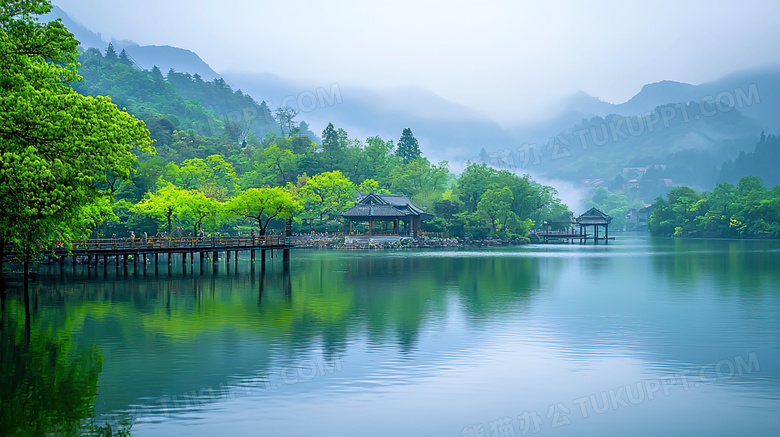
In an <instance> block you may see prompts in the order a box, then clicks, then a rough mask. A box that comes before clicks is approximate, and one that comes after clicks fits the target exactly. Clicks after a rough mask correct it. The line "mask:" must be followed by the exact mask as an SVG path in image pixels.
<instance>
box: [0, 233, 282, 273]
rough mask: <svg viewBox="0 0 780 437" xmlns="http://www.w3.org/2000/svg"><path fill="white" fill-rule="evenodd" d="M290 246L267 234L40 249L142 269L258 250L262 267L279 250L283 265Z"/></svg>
mask: <svg viewBox="0 0 780 437" xmlns="http://www.w3.org/2000/svg"><path fill="white" fill-rule="evenodd" d="M291 247H293V244H292V241H291V240H290V239H289V238H288V237H285V236H282V235H267V236H262V237H254V238H252V237H164V238H159V237H149V238H146V239H144V238H143V237H140V238H139V237H136V238H116V239H114V238H102V239H90V240H79V241H74V242H73V247H72V248H71V249H70V250H68V248H67V247H65V246H64V245H55V246H49V247H48V248H45V249H41V251H40V255H41V256H53V257H55V258H58V259H59V262H60V264H63V263H64V261H65V259H66V258H68V257H71V258H72V259H73V264H74V265H75V264H76V263H77V259H81V260H83V262H84V263H86V264H87V265H91V264H95V265H97V264H98V263H99V262H100V260H101V259H102V260H103V263H104V264H108V263H109V261H113V260H116V263H117V265H119V263H120V262H124V264H125V265H127V263H128V259H129V258H131V257H132V262H133V263H134V264H136V265H137V263H138V261H139V260H142V261H143V263H144V266H145V265H146V262H147V258H152V259H153V260H154V263H155V265H157V262H158V261H159V256H160V254H167V255H168V257H167V259H168V261H169V262H170V260H171V257H172V256H173V255H174V254H181V256H182V260H186V257H187V255H188V254H189V256H190V262H194V256H195V254H196V253H197V254H199V260H200V262H204V261H205V260H206V259H208V258H212V259H213V260H214V261H216V260H218V259H219V253H220V252H221V253H224V254H225V256H226V257H227V259H228V261H229V260H230V258H231V253H232V254H233V255H234V256H235V257H236V259H237V258H238V253H239V252H247V251H248V252H249V253H250V259H251V261H252V262H254V261H255V252H256V251H258V250H259V251H260V254H261V261H262V263H263V264H265V254H266V251H269V250H270V251H274V250H281V251H282V255H283V260H284V263H285V265H286V264H288V263H289V260H290V248H291ZM5 256H6V258H8V259H9V260H15V259H17V256H16V253H14V251H13V250H12V248H11V247H6V250H5Z"/></svg>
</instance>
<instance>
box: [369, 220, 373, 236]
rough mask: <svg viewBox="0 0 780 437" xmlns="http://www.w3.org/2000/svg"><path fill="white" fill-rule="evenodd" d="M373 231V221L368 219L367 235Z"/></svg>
mask: <svg viewBox="0 0 780 437" xmlns="http://www.w3.org/2000/svg"><path fill="white" fill-rule="evenodd" d="M373 233H374V221H373V220H371V219H369V220H368V235H372V234H373Z"/></svg>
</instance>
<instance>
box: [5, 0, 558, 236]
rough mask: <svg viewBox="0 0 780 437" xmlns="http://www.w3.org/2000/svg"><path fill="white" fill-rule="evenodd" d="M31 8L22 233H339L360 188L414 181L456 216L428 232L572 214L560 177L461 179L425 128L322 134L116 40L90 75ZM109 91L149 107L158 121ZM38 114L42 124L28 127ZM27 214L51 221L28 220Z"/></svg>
mask: <svg viewBox="0 0 780 437" xmlns="http://www.w3.org/2000/svg"><path fill="white" fill-rule="evenodd" d="M16 4H21V3H19V2H11V3H8V5H9V6H6V10H8V11H10V10H12V6H10V5H16ZM36 4H38V5H39V6H40V8H42V9H40V11H43V10H44V9H46V8H47V7H48V5H47V3H46V2H38V3H36ZM40 11H39V10H34V11H32V12H34V13H38V12H40ZM8 14H9V13H8V12H7V13H6V15H8ZM25 17H26V18H24V17H22V18H19V17H16V16H10V15H9V16H8V17H7V18H4V23H5V24H4V29H6V30H5V31H4V34H3V35H4V37H3V40H2V44H3V48H4V51H6V52H8V53H9V56H6V57H4V58H3V63H2V66H3V68H4V70H3V87H4V89H7V90H8V91H9V92H11V93H16V94H11V96H12V97H13V98H6V97H5V94H4V96H3V100H2V104H3V105H4V106H3V108H4V109H5V108H7V111H4V114H3V119H2V125H0V126H2V127H3V131H2V135H3V143H2V146H3V152H4V155H3V167H2V168H3V172H2V173H0V176H2V177H3V178H4V179H3V186H2V189H3V190H4V193H3V194H5V195H7V196H8V198H10V199H17V198H19V200H20V201H19V202H15V203H14V204H13V205H12V206H6V205H5V204H4V206H3V208H5V209H4V211H3V212H4V213H5V214H3V216H2V217H3V218H2V220H7V221H8V222H9V223H11V221H12V220H14V221H15V222H18V223H35V224H36V226H37V227H36V228H35V229H26V228H25V229H22V228H19V229H13V228H12V227H11V226H8V227H4V230H5V229H10V231H8V232H6V234H5V235H4V238H6V239H7V240H11V241H36V242H38V243H36V244H40V243H41V242H43V243H45V242H46V241H51V240H52V239H53V238H55V237H56V238H57V239H63V240H66V239H68V237H72V236H74V235H77V234H78V236H80V235H81V234H82V233H83V234H85V235H86V234H87V233H88V232H91V230H93V229H95V227H96V226H99V225H100V223H101V222H103V221H108V223H107V224H106V225H103V226H102V227H101V228H99V229H98V230H99V231H101V232H102V233H103V235H104V236H105V235H110V234H113V233H117V234H119V235H123V236H124V235H127V233H128V232H129V231H130V230H132V231H134V232H136V234H137V235H141V233H142V232H147V233H149V234H152V235H153V234H155V233H156V232H158V231H163V230H164V231H167V232H174V231H176V230H177V229H179V230H183V232H185V233H190V232H191V233H193V234H195V233H199V232H201V231H208V232H231V231H233V230H234V229H235V228H236V226H238V225H241V224H243V223H244V221H245V220H249V221H248V222H246V224H249V225H251V227H252V228H255V229H258V230H260V232H261V234H262V233H265V232H268V231H269V229H280V228H281V227H282V223H283V220H282V219H288V218H291V217H292V216H293V215H295V216H297V217H296V218H297V219H303V220H296V221H295V225H294V226H295V229H296V230H297V231H305V232H308V231H310V230H314V229H316V230H329V231H339V230H343V229H344V228H343V224H344V223H343V220H341V217H340V212H341V211H342V210H344V209H345V208H347V207H349V206H350V205H352V204H353V203H354V202H355V201H356V200H357V199H356V192H357V190H360V191H361V192H364V193H368V192H377V193H403V194H405V195H407V196H408V197H410V198H411V199H412V200H413V201H414V202H415V204H417V205H418V206H421V207H423V208H428V209H430V210H431V212H433V213H434V214H441V215H440V217H437V218H436V219H435V220H432V221H431V222H429V223H425V224H424V225H423V229H424V230H425V229H427V230H432V231H450V232H451V233H452V234H453V235H455V236H475V237H484V236H487V235H494V236H510V235H512V236H513V235H525V234H526V233H527V231H528V229H529V227H530V226H531V223H532V222H533V221H536V222H538V221H540V220H552V218H553V217H558V216H560V217H563V216H566V215H567V214H569V215H570V213H569V212H568V211H567V209H566V207H565V206H564V205H561V204H560V201H559V200H558V199H557V197H556V195H557V193H556V192H555V190H554V189H552V188H551V187H544V186H540V185H538V184H536V183H534V182H533V181H532V180H531V179H530V178H529V177H528V176H523V177H519V176H517V175H515V174H513V173H510V172H506V171H497V170H494V169H492V168H490V167H487V166H484V165H483V166H471V167H469V168H468V169H466V171H465V172H464V174H463V175H462V176H461V177H460V178H456V177H455V176H454V175H452V174H451V173H450V172H449V164H448V163H447V162H446V161H442V162H439V163H431V162H430V161H429V160H428V159H427V158H425V157H423V156H422V153H421V151H420V147H419V144H418V142H417V139H415V138H414V135H413V134H412V131H411V129H409V128H406V129H403V131H402V133H401V136H400V139H399V140H398V146H397V147H396V145H395V144H394V142H393V141H387V140H383V139H381V138H379V137H369V138H368V139H366V141H365V143H364V142H363V141H360V140H358V139H355V138H350V137H349V135H348V133H347V132H346V131H345V130H344V129H341V128H337V127H334V126H333V125H332V124H328V126H327V127H326V128H325V130H324V131H323V132H322V140H321V144H320V145H318V144H317V143H316V142H315V141H312V140H313V139H314V140H316V141H319V138H317V136H316V135H314V134H312V133H311V132H309V131H308V125H307V124H306V123H305V122H304V121H298V120H296V119H295V118H296V117H297V113H296V112H295V111H288V110H287V109H286V108H277V109H276V110H272V109H271V108H268V107H267V105H266V104H265V103H264V102H261V103H257V102H256V101H255V100H254V99H253V98H252V97H250V96H248V95H245V94H243V93H242V92H241V91H240V90H238V91H233V90H232V89H230V86H229V85H227V83H225V81H224V80H222V79H219V78H218V79H215V80H214V81H211V82H206V81H204V80H202V78H200V77H199V76H198V75H189V74H187V73H178V72H175V71H169V72H168V74H167V77H164V76H163V74H162V72H161V71H160V70H159V69H158V68H156V67H155V68H153V69H152V70H151V71H142V70H139V69H137V68H136V67H135V66H134V65H133V63H132V61H131V60H130V59H129V58H128V57H127V55H126V53H124V52H123V53H120V54H117V53H116V51H115V50H114V48H113V47H112V46H109V47H108V48H107V49H106V52H105V55H103V54H101V53H100V51H98V50H88V51H86V52H82V53H81V54H80V55H79V60H80V61H81V63H82V66H81V70H80V71H81V73H82V74H83V75H84V81H81V82H78V81H76V80H77V79H79V76H78V74H77V72H76V60H77V59H76V56H77V53H76V42H75V41H73V39H72V36H70V34H68V33H67V30H66V29H64V27H62V26H61V25H60V24H59V23H58V22H53V23H50V24H47V25H38V24H37V23H35V22H34V20H32V18H29V16H25ZM13 23H27V24H24V26H28V27H30V26H32V27H30V29H32V30H30V29H28V30H25V29H27V28H26V27H24V26H22V27H19V26H21V25H20V24H13ZM20 29H21V30H20ZM11 30H13V32H11ZM25 32H26V33H25ZM35 32H48V36H45V37H43V36H41V37H40V38H42V39H43V40H45V41H46V42H47V43H49V44H53V43H52V41H53V42H54V43H57V44H60V46H56V47H50V48H48V49H47V50H49V51H47V52H45V53H40V54H34V55H18V54H15V50H16V49H14V47H15V45H16V46H18V45H20V44H23V43H25V42H26V41H33V42H34V41H36V40H35V38H37V36H35V35H36V34H35ZM36 47H37V46H36ZM43 47H44V48H46V46H45V45H44V46H43ZM21 51H24V52H25V53H26V52H27V51H26V50H21ZM74 81H76V82H74ZM65 82H68V84H65ZM74 90H75V91H74ZM79 93H81V94H83V95H81V94H79ZM105 95H110V96H112V98H113V99H114V100H113V102H116V103H118V104H119V105H120V106H121V107H125V108H127V110H128V112H129V113H132V114H134V115H136V116H138V117H139V118H140V119H142V120H144V121H145V122H146V126H148V127H149V129H150V131H151V134H150V133H149V131H147V130H146V129H145V127H144V123H143V122H141V121H139V120H138V119H135V118H133V117H131V116H129V115H128V114H127V113H126V112H122V111H120V110H119V109H118V108H117V106H116V105H115V104H114V103H113V102H112V100H109V99H108V98H107V97H100V96H105ZM18 96H23V97H24V99H27V100H23V99H20V98H18ZM85 96H94V97H85ZM19 102H22V103H19ZM14 105H17V106H18V107H17V106H14ZM51 113H53V114H55V116H54V117H50V116H48V114H51ZM6 114H7V115H6ZM274 115H275V116H276V118H277V120H276V121H274ZM47 116H48V118H46V117H47ZM279 123H282V125H283V127H282V126H280V125H279ZM28 125H32V126H33V127H34V129H32V130H30V129H26V130H23V129H21V128H20V127H21V126H28ZM36 129H38V130H36ZM279 132H283V133H284V135H282V136H278V135H277V133H279ZM150 135H151V138H153V139H154V140H155V141H156V142H157V144H156V146H157V152H158V153H157V156H156V157H149V156H145V155H143V154H134V153H133V151H136V152H137V151H144V152H148V151H151V150H152V149H151V146H150V144H151V142H150ZM76 138H82V139H83V138H86V139H87V141H80V142H79V141H76V140H75V139H76ZM42 146H45V147H46V148H43V147H42ZM6 152H11V153H6ZM139 158H140V160H139ZM133 173H135V174H134V177H132V178H131V176H132V175H133ZM63 181H66V182H67V184H70V185H67V184H65V185H63V184H64V182H63ZM358 184H359V186H358ZM22 193H24V194H22ZM29 193H32V195H28V194H29ZM101 195H105V196H106V197H101ZM22 197H24V199H22ZM112 199H113V203H112ZM17 209H20V210H19V211H17ZM24 214H27V215H28V216H29V217H34V218H35V219H34V220H32V221H31V220H27V221H25V220H19V218H20V217H23V216H24ZM65 218H67V219H68V220H70V222H68V220H66V219H65ZM63 223H64V224H66V225H67V226H64V227H63ZM63 229H67V230H68V232H64V231H62V230H63ZM33 235H34V238H33V237H32V236H33ZM24 236H26V237H24Z"/></svg>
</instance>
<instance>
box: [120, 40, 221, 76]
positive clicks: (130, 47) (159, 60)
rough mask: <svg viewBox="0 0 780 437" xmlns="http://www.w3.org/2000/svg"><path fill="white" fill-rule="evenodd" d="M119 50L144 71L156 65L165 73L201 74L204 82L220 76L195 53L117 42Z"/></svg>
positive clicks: (178, 49) (172, 48)
mask: <svg viewBox="0 0 780 437" xmlns="http://www.w3.org/2000/svg"><path fill="white" fill-rule="evenodd" d="M114 46H115V47H116V49H117V50H122V49H124V50H126V51H127V54H128V55H129V56H130V59H131V60H132V61H133V62H135V63H136V64H137V66H138V67H140V68H141V69H142V70H151V69H152V68H153V67H154V66H155V65H156V66H157V67H159V68H160V70H162V71H163V72H166V71H168V70H170V69H171V68H172V69H174V70H175V71H180V72H192V73H193V74H194V73H197V74H199V75H200V76H201V77H202V78H203V80H206V81H210V80H214V79H216V78H218V77H220V76H219V74H218V73H217V72H216V71H214V70H212V69H211V67H210V66H209V64H207V63H206V62H204V61H203V59H201V58H200V56H198V55H196V54H195V53H193V52H191V51H189V50H184V49H180V48H178V47H171V46H139V45H138V44H135V43H133V42H126V41H117V42H116V43H115V44H114Z"/></svg>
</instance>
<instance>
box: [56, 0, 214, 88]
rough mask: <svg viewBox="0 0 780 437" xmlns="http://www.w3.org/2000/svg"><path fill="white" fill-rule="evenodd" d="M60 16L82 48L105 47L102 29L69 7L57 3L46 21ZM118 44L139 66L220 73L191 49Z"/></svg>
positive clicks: (207, 74) (208, 75)
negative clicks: (86, 23)
mask: <svg viewBox="0 0 780 437" xmlns="http://www.w3.org/2000/svg"><path fill="white" fill-rule="evenodd" d="M57 18H59V19H60V20H62V24H64V25H65V27H67V28H68V30H69V31H70V33H72V34H73V35H74V36H75V37H76V39H77V40H79V42H80V43H81V48H83V49H85V50H86V49H89V48H96V49H99V50H101V51H103V50H105V49H106V47H107V46H108V43H109V41H106V40H104V39H103V36H102V35H101V34H99V33H95V32H93V31H91V30H89V29H87V28H86V27H84V26H82V25H81V24H79V23H77V22H76V21H75V20H73V19H72V18H71V17H70V16H69V15H68V14H67V13H66V12H65V11H63V10H62V9H60V8H59V7H57V6H54V7H53V8H52V11H51V12H50V13H48V14H46V15H44V16H43V17H42V20H43V21H51V20H55V19H57ZM111 42H112V43H113V44H114V48H115V49H116V50H117V52H119V51H121V50H122V49H124V50H126V51H127V54H128V55H129V57H130V59H131V60H132V61H133V62H134V63H135V64H136V66H137V67H138V68H141V69H143V70H151V69H152V68H153V67H154V66H155V65H156V66H157V67H159V68H160V70H162V71H163V72H165V71H168V70H170V69H171V68H173V69H174V70H176V71H181V72H189V73H193V74H194V73H198V74H199V75H200V76H201V77H202V78H203V79H205V80H213V79H215V78H217V77H219V74H217V73H216V72H215V71H214V70H212V69H211V67H210V66H209V65H208V64H207V63H206V62H204V61H203V59H201V58H200V56H198V55H197V54H195V53H194V52H192V51H190V50H185V49H180V48H178V47H171V46H141V45H138V44H136V43H135V42H133V41H123V40H114V39H112V40H111Z"/></svg>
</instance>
